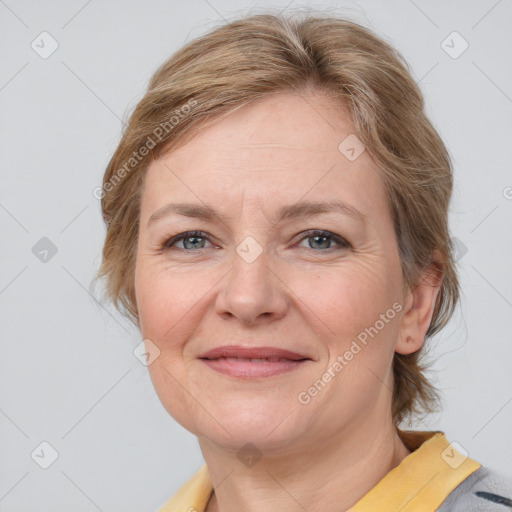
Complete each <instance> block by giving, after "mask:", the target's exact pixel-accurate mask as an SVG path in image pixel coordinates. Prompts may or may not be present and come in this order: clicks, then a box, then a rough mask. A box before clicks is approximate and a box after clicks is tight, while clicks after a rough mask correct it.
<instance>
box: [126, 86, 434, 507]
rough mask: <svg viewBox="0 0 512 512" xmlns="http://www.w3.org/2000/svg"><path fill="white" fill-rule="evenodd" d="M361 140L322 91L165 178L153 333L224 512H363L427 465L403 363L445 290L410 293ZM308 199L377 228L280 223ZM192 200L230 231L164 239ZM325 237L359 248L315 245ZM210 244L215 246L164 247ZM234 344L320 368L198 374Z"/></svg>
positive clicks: (208, 136) (249, 117)
mask: <svg viewBox="0 0 512 512" xmlns="http://www.w3.org/2000/svg"><path fill="white" fill-rule="evenodd" d="M354 131H355V130H354V127H353V125H352V122H351V120H350V117H349V116H348V114H347V112H346V111H345V110H344V109H343V108H342V107H341V106H340V105H338V104H336V103H334V101H333V100H332V99H331V98H329V97H327V96H325V95H323V94H321V93H318V92H309V93H307V95H305V96H302V95H298V94H295V93H280V94H274V95H271V96H268V97H266V98H264V99H261V100H258V101H255V102H252V103H250V104H249V105H246V106H244V107H242V108H240V109H238V110H236V111H234V112H232V113H231V114H229V115H228V116H227V117H224V118H222V119H220V120H216V122H214V123H213V124H211V125H210V126H208V127H206V128H203V129H202V130H201V131H200V132H199V133H198V134H196V135H195V136H194V137H193V138H191V139H190V140H188V141H187V142H186V143H185V144H184V145H182V146H180V147H178V148H177V149H174V150H172V151H171V152H169V153H168V154H166V155H164V156H163V157H162V158H161V159H160V160H157V161H154V162H153V163H152V164H151V165H150V167H149V169H148V171H147V176H146V179H145V184H144V190H143V194H142V200H141V212H140V220H141V222H140V232H139V240H138V252H137V263H136V272H135V290H136V302H137V308H138V312H139V320H140V324H139V325H140V328H141V333H142V335H143V337H144V339H149V340H151V342H152V343H153V344H154V345H156V346H157V347H158V349H159V350H160V354H159V356H158V357H157V358H156V360H155V361H154V362H153V363H152V364H151V365H150V366H149V371H150V375H151V379H152V382H153V385H154V387H155V390H156V392H157V394H158V396H159V398H160V400H161V402H162V404H163V405H164V407H165V408H166V410H167V411H168V412H169V414H171V416H172V417H173V418H174V419H175V420H176V421H178V422H179V423H180V424H181V425H182V426H183V427H185V428H186V429H187V430H189V431H190V432H192V433H194V434H195V435H196V436H197V437H198V440H199V444H200V447H201V450H202V453H203V456H204V458H205V461H206V463H207V465H208V468H209V472H210V475H211V478H212V482H213V484H214V490H215V492H214V494H213V495H212V497H211V499H210V501H209V503H208V506H207V511H208V512H212V511H213V512H214V511H222V512H234V511H239V510H244V511H247V512H252V511H261V510H274V509H276V510H287V511H289V512H291V511H299V510H300V511H303V510H304V509H306V510H338V511H344V510H348V508H349V507H350V506H352V505H354V504H355V503H356V502H357V501H358V500H359V499H360V498H361V497H362V496H364V495H365V494H366V493H367V492H368V491H369V490H370V489H371V488H372V487H374V486H375V485H376V484H377V482H378V481H379V480H381V479H382V478H383V477H384V476H385V475H386V474H387V473H388V472H389V471H390V470H391V469H393V468H394V467H396V466H397V465H398V464H399V463H400V462H401V461H402V460H403V459H404V458H405V457H406V456H407V455H409V453H410V452H409V450H408V449H407V448H406V446H405V445H404V444H403V443H402V441H401V440H400V438H399V437H398V434H397V432H396V429H395V428H394V425H393V421H392V417H391V403H392V402H391V398H392V389H393V374H392V361H393V355H394V353H395V352H398V353H401V354H408V353H412V352H415V351H417V350H418V349H420V347H421V346H422V344H423V342H424V337H425V333H426V331H427V328H428V326H429V324H430V320H431V317H432V313H433V307H434V303H435V298H436V295H437V293H438V291H439V285H440V279H439V280H438V281H437V282H429V281H427V280H426V279H425V280H424V281H423V282H421V284H419V285H418V286H417V287H416V288H415V289H414V290H412V291H408V292H407V293H406V294H404V290H403V284H402V276H401V269H400V260H399V254H398V247H397V241H396V235H395V232H394V229H393V224H392V219H391V214H390V207H389V204H388V199H387V195H386V191H385V188H384V184H383V182H382V179H381V177H380V174H379V171H378V169H377V167H376V165H375V164H374V162H373V161H372V159H371V158H370V156H369V154H368V153H367V152H366V151H364V152H363V153H362V154H361V155H360V156H359V157H358V158H357V159H356V160H354V161H349V160H348V159H347V158H346V157H345V156H344V155H343V154H342V153H341V152H340V151H339V150H338V145H339V144H340V142H342V141H343V140H344V139H345V138H346V137H347V136H348V135H349V134H351V133H354ZM299 200H309V201H331V200H342V201H343V202H345V203H348V204H350V205H351V206H353V207H354V208H356V209H357V210H358V211H359V212H361V213H362V214H364V215H365V216H366V219H367V220H366V224H365V223H362V222H361V221H360V220H357V219H355V218H352V217H350V216H348V215H344V214H342V213H340V212H331V213H322V214H319V215H317V216H313V217H308V218H305V217H299V218H295V219H289V220H286V221H283V222H281V223H274V222H272V219H273V216H274V214H275V212H276V211H277V209H278V208H280V207H281V206H283V205H292V204H294V203H296V202H297V201H299ZM178 202H187V203H194V204H199V205H202V204H205V203H206V204H208V205H210V206H211V207H212V208H214V209H215V210H216V211H218V212H219V213H220V214H222V215H224V216H225V218H224V220H223V221H222V222H220V221H209V220H204V219H197V218H191V217H185V216H181V215H177V214H171V215H168V216H164V217H162V218H160V219H158V220H156V221H154V222H152V223H151V224H150V225H149V226H148V219H149V218H150V216H151V215H152V214H153V213H154V212H156V211H157V210H159V209H160V208H162V207H163V206H165V205H166V204H168V203H178ZM310 229H316V230H326V231H329V232H331V233H333V234H334V235H338V236H339V237H342V238H343V239H345V240H346V241H348V242H349V243H350V246H349V247H344V246H343V245H339V244H338V242H337V240H336V239H335V238H327V239H322V238H320V239H315V238H314V235H310V234H309V235H308V234H306V235H301V234H303V233H304V232H305V231H306V230H310ZM195 230H198V231H203V232H204V235H202V236H203V238H199V239H194V238H193V237H192V239H191V238H188V239H187V240H185V241H184V240H183V239H181V240H178V241H177V242H175V243H174V244H173V245H172V246H171V247H170V248H167V249H166V250H162V249H161V246H162V245H163V244H164V243H165V240H168V239H169V238H170V237H171V236H174V235H177V234H180V233H183V232H185V231H195ZM247 236H251V237H253V238H254V239H255V240H256V241H257V242H258V244H259V246H261V248H262V250H263V252H262V253H261V254H260V255H259V256H258V257H257V258H256V259H255V260H254V261H253V262H251V263H248V262H247V261H246V260H244V258H242V257H241V256H240V255H239V254H238V253H237V251H236V248H237V246H238V245H239V244H240V243H241V242H242V241H243V240H244V239H245V238H246V237H247ZM308 236H309V238H308ZM194 241H195V242H196V245H198V248H195V247H194V245H193V243H190V242H194ZM184 242H185V243H187V242H188V243H189V244H188V245H184ZM394 303H398V304H399V305H401V307H402V309H401V311H400V312H399V313H397V314H396V316H394V318H393V319H392V320H389V321H388V322H387V323H386V324H385V326H384V328H382V329H381V330H380V331H379V332H378V334H377V335H375V336H374V337H373V338H369V341H368V343H367V344H366V345H365V346H363V345H361V344H360V345H361V346H362V347H363V348H362V350H360V352H358V353H357V355H355V356H354V357H353V359H352V360H351V361H349V362H348V364H346V365H345V366H344V367H343V369H342V370H341V371H339V372H337V373H335V375H336V376H335V377H334V378H332V379H331V381H330V382H329V383H328V384H326V385H325V387H324V388H323V389H322V390H321V391H320V392H318V394H317V395H316V396H314V397H312V398H311V400H310V401H309V403H307V404H303V403H301V402H300V401H299V400H298V398H297V397H298V394H299V393H300V392H302V391H305V390H306V391H307V390H308V388H310V387H311V386H312V385H313V383H314V382H315V381H316V380H317V379H319V378H321V377H322V374H323V373H324V372H325V371H326V370H327V369H328V368H332V366H333V364H334V363H335V361H336V360H337V357H338V356H340V355H341V356H343V354H344V353H345V352H346V351H347V350H348V349H349V348H350V345H351V343H352V341H353V340H355V339H356V337H357V335H358V334H359V333H361V332H362V331H364V329H365V328H368V327H370V326H374V325H375V323H376V321H377V320H378V319H379V318H380V316H379V315H381V314H385V313H386V311H388V310H389V309H390V308H392V305H393V304H394ZM228 344H240V345H246V346H263V345H270V346H274V347H280V348H286V349H290V350H294V351H296V352H300V353H302V354H306V355H307V356H308V357H310V358H311V359H312V361H309V362H308V363H306V364H304V365H302V366H301V367H300V368H298V369H297V370H294V371H291V372H288V373H284V374H280V375H276V376H272V377H269V378H261V379H253V380H247V379H238V378H235V377H231V376H226V375H224V374H221V373H218V372H215V371H214V370H212V369H211V368H209V367H208V366H207V365H206V364H205V363H204V362H203V361H201V360H200V359H198V357H199V356H200V355H201V354H202V353H204V352H205V351H207V350H209V349H211V348H214V347H217V346H221V345H228ZM248 442H250V443H252V444H253V445H255V446H256V447H257V449H258V450H259V452H260V453H261V454H262V457H261V459H260V460H259V461H258V462H257V463H256V464H254V465H252V466H251V467H248V466H247V465H245V464H243V463H242V462H241V461H240V459H239V458H238V456H237V453H238V452H239V450H240V448H241V447H243V446H244V445H246V443H248Z"/></svg>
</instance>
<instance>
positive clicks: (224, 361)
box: [199, 345, 311, 378]
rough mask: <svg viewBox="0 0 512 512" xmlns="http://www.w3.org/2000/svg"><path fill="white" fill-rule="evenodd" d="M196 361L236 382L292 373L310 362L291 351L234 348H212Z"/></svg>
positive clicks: (270, 348) (268, 348)
mask: <svg viewBox="0 0 512 512" xmlns="http://www.w3.org/2000/svg"><path fill="white" fill-rule="evenodd" d="M199 359H201V360H202V361H203V362H204V363H205V364H206V365H208V366H209V367H210V368H211V369H213V370H215V371H217V372H220V373H223V374H226V375H229V376H232V377H238V378H260V377H271V376H273V375H278V374H281V373H285V372H289V371H292V370H295V369H297V368H299V367H301V366H303V365H304V364H306V363H307V362H308V361H311V358H309V357H307V356H306V355H304V354H299V353H298V352H293V351H291V350H285V349H281V348H275V347H241V346H236V345H229V346H223V347H217V348H214V349H212V350H209V351H208V352H205V353H204V354H202V355H201V356H200V357H199ZM253 359H268V361H253Z"/></svg>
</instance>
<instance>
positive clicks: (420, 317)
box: [395, 251, 443, 354]
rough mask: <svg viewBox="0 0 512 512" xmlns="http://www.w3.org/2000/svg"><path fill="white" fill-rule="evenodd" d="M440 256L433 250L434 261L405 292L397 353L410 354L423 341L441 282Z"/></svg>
mask: <svg viewBox="0 0 512 512" xmlns="http://www.w3.org/2000/svg"><path fill="white" fill-rule="evenodd" d="M440 258H441V254H440V253H439V251H434V263H432V264H431V265H430V266H429V267H428V268H427V269H425V270H424V271H423V272H422V273H421V275H420V277H419V279H418V284H417V285H416V287H415V288H414V290H410V291H409V292H408V293H407V296H406V299H405V301H404V303H405V307H404V313H403V316H402V319H401V325H400V333H399V336H398V340H397V344H396V347H395V352H398V353H399V354H412V353H413V352H416V351H418V350H419V349H420V348H421V347H422V345H423V342H424V341H425V335H426V333H427V330H428V328H429V326H430V323H431V321H432V316H433V314H434V309H435V306H436V299H437V296H438V294H439V291H440V289H441V285H442V282H443V273H442V265H441V263H440V262H441V261H442V260H441V259H440Z"/></svg>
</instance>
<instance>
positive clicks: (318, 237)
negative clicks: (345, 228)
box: [300, 230, 351, 252]
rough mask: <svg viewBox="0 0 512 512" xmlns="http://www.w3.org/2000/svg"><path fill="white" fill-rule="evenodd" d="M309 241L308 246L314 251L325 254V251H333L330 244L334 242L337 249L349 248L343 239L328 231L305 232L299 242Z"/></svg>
mask: <svg viewBox="0 0 512 512" xmlns="http://www.w3.org/2000/svg"><path fill="white" fill-rule="evenodd" d="M304 240H309V242H308V246H309V248H310V249H313V250H314V251H320V252H325V251H326V250H330V249H333V247H332V242H333V241H334V242H335V243H336V244H337V245H338V249H339V248H347V249H348V248H349V247H351V246H350V244H349V243H348V242H347V241H346V240H345V239H343V238H341V237H340V236H338V235H335V234H334V233H331V232H330V231H324V230H310V231H306V232H305V233H304V235H303V236H302V238H301V239H300V241H301V242H302V241H304ZM334 248H336V247H334Z"/></svg>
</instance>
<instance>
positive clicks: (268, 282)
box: [216, 252, 288, 326]
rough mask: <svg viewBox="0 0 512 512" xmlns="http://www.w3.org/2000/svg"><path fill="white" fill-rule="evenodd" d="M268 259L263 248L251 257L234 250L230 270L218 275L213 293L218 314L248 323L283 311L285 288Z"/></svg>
mask: <svg viewBox="0 0 512 512" xmlns="http://www.w3.org/2000/svg"><path fill="white" fill-rule="evenodd" d="M240 254H242V256H241V255H240ZM269 259H270V258H269V257H268V255H267V254H266V253H265V252H262V253H261V254H260V255H259V256H258V257H257V258H256V259H254V261H251V260H250V259H246V258H244V257H243V253H235V254H234V256H233V263H232V267H231V270H230V271H229V272H228V273H227V274H226V275H225V277H224V278H223V279H222V281H221V286H222V288H221V290H220V291H219V293H218V295H217V300H216V309H217V313H218V314H219V315H221V316H222V317H224V318H226V319H232V318H236V319H238V320H239V321H240V322H241V323H243V324H244V325H251V326H252V325H257V324H258V323H261V322H272V321H275V320H277V319H279V318H282V317H283V316H284V315H285V314H286V311H287V308H288V300H287V299H288V297H287V294H286V289H287V288H286V286H285V284H284V283H283V281H282V280H281V279H280V278H279V274H278V271H276V269H275V268H271V266H272V265H271V262H269ZM273 266H274V267H276V265H273Z"/></svg>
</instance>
